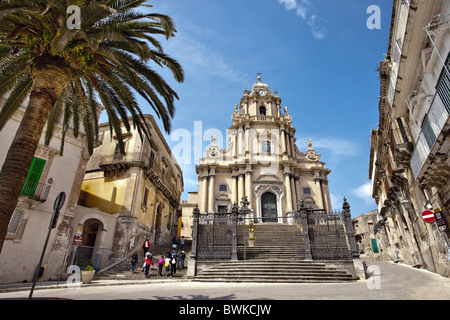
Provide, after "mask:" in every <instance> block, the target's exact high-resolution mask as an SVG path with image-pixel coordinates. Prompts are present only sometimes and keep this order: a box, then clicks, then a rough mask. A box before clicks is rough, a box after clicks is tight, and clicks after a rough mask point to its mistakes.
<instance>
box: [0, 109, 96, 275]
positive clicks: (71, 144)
mask: <svg viewBox="0 0 450 320" xmlns="http://www.w3.org/2000/svg"><path fill="white" fill-rule="evenodd" d="M24 105H26V103H24ZM24 112H25V107H21V108H19V110H18V111H17V112H16V113H15V114H14V115H13V116H12V118H11V119H10V120H9V121H8V122H7V123H6V125H5V127H4V128H3V130H2V131H1V135H0V146H1V148H0V163H3V161H4V159H5V157H6V153H7V151H8V148H9V146H10V143H11V141H12V140H13V137H14V135H15V133H16V131H17V128H18V126H19V124H20V121H21V119H22V117H23V114H24ZM100 112H101V110H100V108H99V109H98V114H100ZM45 131H46V128H44V132H43V134H42V137H41V140H40V142H39V145H38V148H37V150H36V154H35V157H34V160H33V163H32V165H31V168H30V170H29V173H28V177H27V180H26V182H25V184H24V186H23V188H22V191H21V195H20V197H19V202H18V204H17V207H16V209H15V211H14V213H13V215H12V217H11V220H10V223H9V226H8V233H7V236H6V239H5V242H4V246H3V249H2V252H1V255H0V283H14V282H30V281H32V280H33V276H34V273H35V268H36V266H37V265H38V262H39V259H40V255H41V253H42V250H43V247H44V243H45V239H46V236H47V233H48V228H49V224H50V220H51V218H52V215H53V204H54V202H55V199H56V197H57V196H58V194H59V193H60V192H65V194H66V199H65V202H64V206H63V207H62V208H61V210H60V215H59V219H58V222H57V225H56V228H55V229H52V231H51V233H50V237H49V241H48V246H47V249H46V252H45V256H44V258H43V261H42V264H41V270H40V273H39V278H38V280H48V279H50V278H51V276H52V275H54V274H57V273H59V271H60V268H61V265H62V263H63V261H64V256H65V253H66V248H67V245H68V243H69V241H70V235H71V224H72V221H73V218H74V216H75V211H76V207H77V201H78V197H79V194H80V187H81V184H82V182H83V176H84V172H85V169H86V164H87V162H88V160H89V153H88V151H87V144H86V139H85V134H84V131H83V128H80V132H79V135H78V137H75V136H74V135H73V132H72V130H71V129H69V130H68V131H67V132H66V135H65V138H64V141H65V143H64V154H63V155H60V152H59V151H60V145H61V139H62V136H63V135H62V125H61V124H58V125H56V128H55V129H54V132H53V137H52V140H51V141H50V144H49V145H48V146H45V143H44V137H45Z"/></svg>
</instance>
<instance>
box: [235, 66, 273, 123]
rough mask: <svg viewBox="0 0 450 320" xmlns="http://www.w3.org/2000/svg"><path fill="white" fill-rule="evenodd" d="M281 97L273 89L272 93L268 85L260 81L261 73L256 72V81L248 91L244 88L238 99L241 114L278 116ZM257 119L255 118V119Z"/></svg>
mask: <svg viewBox="0 0 450 320" xmlns="http://www.w3.org/2000/svg"><path fill="white" fill-rule="evenodd" d="M280 104H281V98H280V97H278V92H277V91H276V90H275V92H274V93H272V92H271V91H270V90H269V85H268V84H266V83H262V82H261V73H259V72H258V77H257V82H256V83H254V84H253V87H252V90H251V91H250V92H249V91H247V89H245V90H244V96H243V97H242V98H241V101H240V108H241V113H242V115H244V116H245V115H247V114H248V115H249V116H250V117H254V116H269V117H280V116H281V112H280V108H281V107H280ZM256 120H257V119H256Z"/></svg>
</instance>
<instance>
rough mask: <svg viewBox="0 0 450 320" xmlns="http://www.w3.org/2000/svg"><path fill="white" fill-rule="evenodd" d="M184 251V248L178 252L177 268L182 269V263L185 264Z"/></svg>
mask: <svg viewBox="0 0 450 320" xmlns="http://www.w3.org/2000/svg"><path fill="white" fill-rule="evenodd" d="M183 263H184V262H183V251H182V250H178V254H177V269H181V267H182V265H183Z"/></svg>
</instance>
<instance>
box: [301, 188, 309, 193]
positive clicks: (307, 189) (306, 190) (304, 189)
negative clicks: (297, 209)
mask: <svg viewBox="0 0 450 320" xmlns="http://www.w3.org/2000/svg"><path fill="white" fill-rule="evenodd" d="M303 194H311V188H303Z"/></svg>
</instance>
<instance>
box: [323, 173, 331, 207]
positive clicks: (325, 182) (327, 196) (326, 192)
mask: <svg viewBox="0 0 450 320" xmlns="http://www.w3.org/2000/svg"><path fill="white" fill-rule="evenodd" d="M322 194H323V201H324V208H325V209H326V210H327V212H328V213H331V212H332V209H331V200H330V191H329V190H328V180H327V179H323V180H322Z"/></svg>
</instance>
